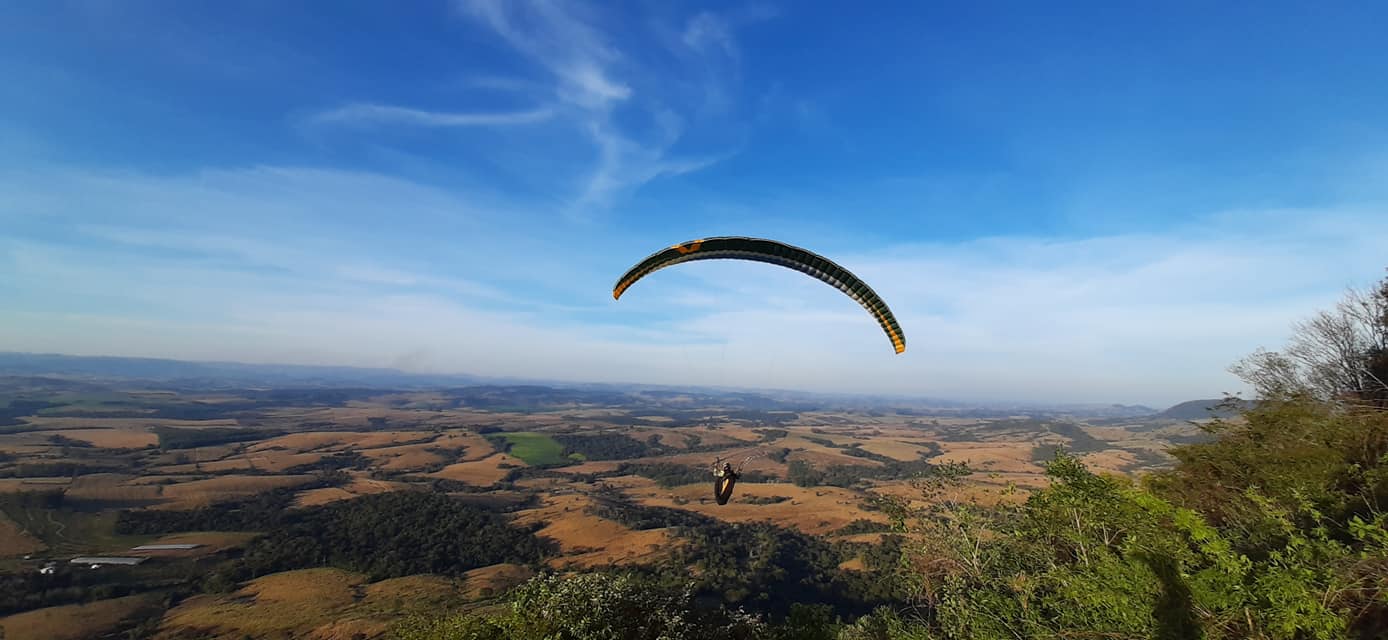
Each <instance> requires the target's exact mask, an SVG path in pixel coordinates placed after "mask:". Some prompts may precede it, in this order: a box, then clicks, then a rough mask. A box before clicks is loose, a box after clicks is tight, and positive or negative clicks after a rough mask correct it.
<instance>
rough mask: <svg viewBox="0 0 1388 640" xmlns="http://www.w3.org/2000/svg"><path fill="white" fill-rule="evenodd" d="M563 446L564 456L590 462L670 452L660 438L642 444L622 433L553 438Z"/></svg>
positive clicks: (557, 436) (558, 436) (653, 438)
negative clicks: (572, 456) (577, 457)
mask: <svg viewBox="0 0 1388 640" xmlns="http://www.w3.org/2000/svg"><path fill="white" fill-rule="evenodd" d="M552 437H553V438H554V440H555V441H556V442H558V443H559V444H561V445H563V447H564V455H572V454H575V453H577V454H579V455H582V456H583V457H584V458H586V459H588V460H628V459H631V458H641V457H645V456H658V455H662V454H665V453H668V452H669V451H670V448H669V447H665V446H662V445H660V443H659V440H658V438H656V437H655V436H652V437H651V440H650V441H648V442H641V441H639V440H636V439H634V438H631V437H630V436H626V435H623V434H620V433H597V434H592V435H581V436H580V435H569V434H556V435H554V436H552Z"/></svg>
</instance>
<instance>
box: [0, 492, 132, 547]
mask: <svg viewBox="0 0 1388 640" xmlns="http://www.w3.org/2000/svg"><path fill="white" fill-rule="evenodd" d="M3 510H4V512H5V515H7V516H9V517H10V519H11V520H13V521H14V523H15V524H17V525H19V526H20V528H22V529H24V530H25V531H26V532H28V533H29V535H31V536H34V537H35V538H38V539H39V540H42V541H43V543H44V544H46V545H48V549H49V553H51V554H57V555H64V554H67V555H75V554H82V553H105V552H111V551H120V550H124V549H129V548H130V547H133V546H135V545H140V544H146V543H148V542H149V541H151V540H153V539H155V538H157V537H158V536H123V535H119V534H117V533H115V528H116V515H117V514H116V512H115V511H103V512H100V513H87V512H79V511H72V510H69V509H46V508H43V507H37V506H20V505H13V504H9V505H4V507H3Z"/></svg>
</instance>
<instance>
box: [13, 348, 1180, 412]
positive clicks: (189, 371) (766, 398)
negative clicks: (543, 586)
mask: <svg viewBox="0 0 1388 640" xmlns="http://www.w3.org/2000/svg"><path fill="white" fill-rule="evenodd" d="M0 378H6V379H7V382H8V383H9V384H13V385H19V384H20V382H21V381H20V380H19V379H23V378H34V379H36V380H37V379H42V384H41V385H40V386H43V387H45V388H48V389H53V388H55V386H56V385H58V384H60V382H61V381H60V380H59V379H58V378H65V379H68V380H67V382H66V384H71V385H80V384H93V383H95V384H114V383H118V382H119V383H129V382H132V381H134V382H137V383H144V384H154V385H157V386H158V387H160V388H172V389H188V390H208V389H253V388H286V387H293V388H309V387H313V388H352V389H425V388H458V387H486V388H485V389H480V388H479V389H477V390H474V392H473V395H475V396H477V397H476V398H473V400H476V401H478V402H483V403H493V404H496V405H497V406H508V407H510V406H515V407H520V406H526V407H530V408H532V409H533V408H535V407H538V406H555V405H559V404H565V403H573V402H580V400H578V398H582V399H583V400H582V401H581V402H583V403H597V404H624V403H628V402H632V401H633V400H632V397H633V396H638V397H639V396H644V397H645V398H646V399H647V400H650V401H653V402H652V404H654V405H657V406H670V407H674V406H677V405H679V404H680V403H681V401H680V400H679V399H680V398H682V399H683V403H685V404H689V403H693V404H720V405H723V406H731V407H741V408H745V409H749V410H787V411H797V410H798V411H808V410H821V409H828V408H838V409H844V410H850V411H880V410H889V411H895V412H897V413H900V414H901V415H914V416H938V417H960V418H1008V417H1014V416H1023V415H1024V416H1032V417H1038V418H1041V417H1045V418H1073V419H1088V420H1103V419H1126V418H1141V417H1146V416H1152V415H1154V414H1156V413H1157V410H1156V409H1154V408H1151V407H1146V406H1142V405H1123V404H1101V403H1040V402H1002V401H961V400H949V399H942V398H927V397H919V396H889V395H873V394H856V393H824V392H811V391H792V390H785V389H779V390H778V389H737V388H731V387H707V386H697V385H688V386H684V385H681V386H674V385H655V384H634V383H591V382H587V383H585V382H573V381H560V380H544V379H523V378H512V377H493V376H480V375H471V374H427V373H410V372H405V371H399V370H396V369H385V368H364V367H343V366H316V365H289V364H247V363H239V362H195V361H186V360H171V359H165V358H130V357H116V356H72V355H62V354H52V353H17V352H5V351H0ZM619 398H620V399H619ZM508 403H514V404H508ZM1201 417H1207V416H1203V415H1202V416H1201Z"/></svg>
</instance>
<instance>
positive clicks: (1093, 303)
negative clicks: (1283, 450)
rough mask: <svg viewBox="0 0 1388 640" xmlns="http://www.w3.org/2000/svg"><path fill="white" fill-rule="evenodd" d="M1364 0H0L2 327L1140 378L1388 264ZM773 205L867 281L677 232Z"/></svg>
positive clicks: (517, 364)
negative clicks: (1344, 0) (828, 3)
mask: <svg viewBox="0 0 1388 640" xmlns="http://www.w3.org/2000/svg"><path fill="white" fill-rule="evenodd" d="M1385 18H1388V8H1385V7H1383V6H1378V5H1374V4H1373V3H1364V4H1362V5H1360V6H1359V7H1357V8H1355V7H1351V6H1340V7H1338V8H1337V10H1335V11H1330V10H1322V9H1311V8H1306V7H1297V6H1294V5H1291V4H1285V5H1284V4H1281V3H1272V4H1259V5H1256V6H1247V7H1236V6H1217V7H1211V6H1209V5H1208V4H1201V5H1197V4H1195V3H1166V4H1163V5H1162V6H1160V7H1153V8H1140V9H1124V8H1115V7H1112V6H1109V5H1105V4H1101V3H1082V4H1080V5H1074V6H1070V7H1068V8H1061V9H1057V8H1056V7H1054V6H1049V5H1048V6H1044V7H1043V6H1033V5H1028V4H1026V3H994V4H989V5H987V6H981V5H980V6H968V7H963V6H952V7H946V6H911V7H897V8H896V10H895V11H893V12H886V11H883V12H867V11H863V10H861V9H860V8H853V7H848V6H843V7H838V8H833V7H810V6H803V5H800V4H796V3H789V2H780V3H762V2H716V3H703V4H699V5H694V4H687V3H654V4H651V3H619V4H611V5H609V4H606V3H581V2H509V1H507V2H503V1H501V0H467V1H438V2H420V3H410V4H407V5H403V6H396V5H390V4H387V3H367V2H349V3H340V4H335V5H333V6H331V7H327V6H326V5H321V4H319V5H295V4H286V3H213V2H187V3H172V4H171V3H158V2H152V1H145V0H132V1H129V2H120V3H106V2H75V3H54V2H43V1H38V0H21V1H18V2H10V3H5V4H4V5H3V6H0V74H3V75H4V77H5V78H7V80H8V81H7V82H5V83H0V141H3V144H0V225H3V227H4V229H5V233H3V234H0V299H3V300H4V301H5V302H4V303H3V304H0V350H10V351H30V352H59V353H70V354H84V355H122V356H151V357H167V358H178V359H197V360H227V361H240V362H268V363H304V364H333V365H355V366H385V367H395V368H400V369H403V370H406V371H415V372H466V373H473V374H479V375H490V376H514V377H532V378H548V379H566V380H574V381H596V382H647V383H659V384H691V385H720V386H748V387H762V388H789V389H804V390H811V391H835V392H838V391H842V392H868V393H873V392H878V393H889V394H911V395H921V396H932V397H942V398H959V399H992V400H1017V401H1047V402H1072V401H1103V402H1122V403H1133V404H1135V403H1143V404H1148V405H1151V406H1164V405H1168V404H1172V403H1174V402H1178V401H1181V400H1188V399H1191V398H1200V397H1214V396H1217V395H1218V394H1219V393H1221V392H1224V391H1238V390H1241V389H1242V387H1241V385H1240V384H1239V382H1238V381H1237V380H1236V379H1235V378H1234V377H1233V376H1231V375H1230V374H1228V373H1227V372H1226V367H1227V366H1228V365H1229V364H1231V363H1232V362H1234V361H1235V360H1237V359H1238V358H1240V357H1242V356H1244V355H1246V354H1248V353H1249V352H1251V351H1253V350H1254V349H1256V348H1258V347H1260V346H1263V347H1269V348H1277V347H1278V346H1280V345H1281V344H1282V343H1283V342H1284V340H1285V338H1286V336H1287V335H1288V334H1289V330H1290V325H1291V323H1292V322H1294V321H1296V320H1298V319H1300V318H1302V317H1305V316H1307V315H1309V314H1311V313H1313V312H1314V311H1316V310H1317V309H1320V308H1324V307H1327V306H1329V305H1331V304H1333V303H1334V302H1335V300H1337V299H1338V298H1339V297H1340V295H1341V293H1342V291H1343V289H1344V288H1345V287H1346V286H1351V285H1360V284H1365V283H1367V282H1370V281H1373V280H1376V279H1378V278H1379V277H1381V275H1382V273H1383V271H1382V270H1383V268H1384V267H1385V266H1388V265H1385V261H1384V255H1385V253H1384V251H1383V248H1384V247H1385V246H1388V153H1385V152H1384V149H1388V144H1385V143H1388V120H1385V118H1384V116H1383V114H1384V113H1388V84H1385V83H1383V82H1382V81H1381V79H1382V78H1384V77H1388V51H1385V50H1384V49H1383V47H1382V46H1381V34H1379V33H1377V31H1376V28H1377V26H1378V25H1381V24H1383V23H1384V20H1385ZM713 235H753V236H763V237H770V238H776V239H779V240H782V241H785V242H790V243H792V244H797V245H800V246H804V247H806V248H809V249H811V250H813V251H816V252H818V253H821V254H824V255H826V256H828V257H830V258H832V259H834V260H836V261H837V262H839V263H840V264H842V265H844V266H845V267H847V268H849V269H851V270H853V271H854V272H855V273H857V274H858V275H860V276H862V277H863V278H864V279H865V280H866V281H867V282H868V283H869V284H871V286H873V288H874V289H876V291H877V292H878V293H879V294H881V296H882V297H883V298H884V299H885V300H886V301H887V302H888V304H890V305H891V307H892V310H893V311H894V312H895V314H896V316H897V318H898V319H899V320H900V323H901V325H902V327H903V329H904V331H905V334H906V340H907V345H908V346H907V351H906V353H905V354H903V355H901V356H894V355H893V354H892V353H891V348H890V346H889V345H888V344H887V341H886V340H885V339H884V338H883V336H882V334H881V332H880V331H879V330H878V328H877V326H876V324H875V323H874V322H873V321H872V319H871V318H870V317H869V316H868V315H867V314H866V313H864V312H863V311H862V310H861V309H860V308H859V307H858V306H857V305H856V304H855V303H853V302H852V301H851V300H849V299H847V298H846V297H844V296H842V295H841V294H839V293H838V292H837V291H834V290H832V289H830V288H828V287H825V286H824V285H823V284H821V283H818V282H815V281H813V280H811V279H808V278H805V277H804V276H801V275H799V274H796V273H793V272H790V271H787V270H784V269H778V268H775V267H770V266H767V265H757V264H737V263H699V264H692V265H684V266H682V267H676V268H673V269H669V270H666V271H662V272H660V273H657V274H654V275H652V276H650V277H648V278H646V279H645V280H643V281H642V282H640V283H639V284H637V285H636V286H635V287H633V288H632V290H631V291H630V292H628V293H627V294H626V295H625V296H623V299H622V300H621V301H620V302H614V301H613V300H612V298H611V293H610V292H611V286H612V284H613V281H614V280H615V279H616V278H617V276H619V275H620V274H621V273H622V272H623V271H624V270H625V269H626V268H628V267H629V266H630V265H631V264H632V263H634V262H636V261H637V260H639V259H641V258H643V257H645V256H646V255H647V254H649V253H650V252H652V251H654V250H656V249H659V248H661V247H664V246H668V245H671V244H674V243H676V242H680V241H685V240H690V239H694V238H698V237H705V236H713Z"/></svg>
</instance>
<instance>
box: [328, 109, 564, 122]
mask: <svg viewBox="0 0 1388 640" xmlns="http://www.w3.org/2000/svg"><path fill="white" fill-rule="evenodd" d="M554 115H555V111H554V109H550V108H537V109H528V110H525V111H509V112H502V113H454V112H446V111H425V110H422V109H410V108H406V107H396V106H389V105H380V104H349V105H345V106H341V107H338V108H336V109H330V110H327V111H323V112H321V113H317V114H314V115H313V116H311V117H310V118H309V121H310V122H313V123H316V124H337V125H367V124H398V125H412V126H421V127H497V126H513V125H525V124H534V123H537V122H543V121H545V120H549V119H551V118H553V117H554Z"/></svg>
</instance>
